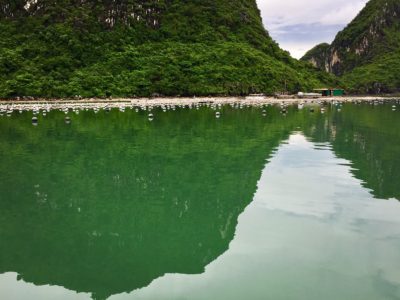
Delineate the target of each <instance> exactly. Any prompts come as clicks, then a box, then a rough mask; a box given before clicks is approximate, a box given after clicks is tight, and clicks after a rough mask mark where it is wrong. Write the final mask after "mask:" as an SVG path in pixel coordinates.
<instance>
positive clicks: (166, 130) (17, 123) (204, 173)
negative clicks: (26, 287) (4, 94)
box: [0, 110, 291, 299]
mask: <svg viewBox="0 0 400 300" xmlns="http://www.w3.org/2000/svg"><path fill="white" fill-rule="evenodd" d="M269 118H270V119H269V120H270V121H267V120H266V119H264V118H262V116H261V113H260V112H259V111H258V112H254V113H252V112H251V110H243V111H240V112H235V111H233V110H229V111H225V112H224V113H223V117H222V118H221V119H220V120H216V119H215V115H214V113H213V112H212V111H209V112H202V111H200V112H198V111H193V110H192V111H190V112H189V111H184V112H182V111H176V112H173V113H165V114H162V113H157V114H156V119H155V121H154V122H153V123H150V122H148V121H147V119H146V117H145V116H144V115H141V116H138V115H136V113H134V112H132V111H127V112H125V113H119V112H116V111H113V112H111V113H109V114H106V113H100V114H99V115H94V113H92V112H84V113H81V114H80V115H79V116H73V118H72V119H73V120H72V124H71V125H70V126H68V125H66V124H64V123H63V114H61V113H51V114H50V115H49V116H47V117H46V119H40V120H39V126H38V127H37V128H36V127H33V126H31V125H30V123H29V120H30V117H29V116H28V115H27V114H25V115H23V116H19V117H16V118H11V119H4V118H3V119H0V126H1V128H2V130H1V132H0V138H1V140H2V142H1V144H0V195H1V198H0V209H1V211H2V213H1V215H0V239H1V241H2V242H1V243H0V273H4V272H8V271H14V272H18V273H19V274H20V277H21V278H22V279H23V280H24V281H27V282H32V283H34V284H36V285H42V284H51V285H60V286H64V287H66V288H68V289H71V290H75V291H78V292H91V293H93V297H94V298H97V299H104V298H107V297H108V296H110V295H112V294H116V293H121V292H125V291H131V290H134V289H137V288H140V287H144V286H147V285H148V284H149V283H150V282H151V281H152V280H154V279H155V278H158V277H159V276H162V275H163V274H165V273H187V274H196V273H201V272H203V270H204V267H205V266H206V265H207V264H209V263H210V262H211V261H213V260H215V259H216V258H217V257H218V256H219V255H221V254H222V253H224V252H225V251H226V250H227V249H228V247H229V243H230V241H231V240H232V239H233V236H234V232H235V227H236V224H237V218H238V216H239V214H240V213H241V212H242V211H243V210H244V208H245V207H246V206H247V205H248V204H249V203H250V201H251V200H252V197H253V194H254V192H255V190H256V184H257V181H258V180H259V178H260V174H261V171H262V169H263V167H264V164H265V160H266V159H267V158H268V156H269V155H270V153H271V151H272V150H273V149H274V147H276V146H277V145H278V144H279V142H280V141H281V140H282V139H284V138H286V137H287V136H288V134H289V132H290V129H288V127H289V126H290V125H289V124H290V123H291V122H289V120H290V119H289V118H288V119H284V118H283V117H280V116H274V114H273V113H271V115H270V117H269Z"/></svg>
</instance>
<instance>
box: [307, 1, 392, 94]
mask: <svg viewBox="0 0 400 300" xmlns="http://www.w3.org/2000/svg"><path fill="white" fill-rule="evenodd" d="M302 60H303V61H309V62H311V63H312V64H313V65H314V66H316V67H318V68H320V69H322V70H325V71H327V72H331V73H333V74H336V75H338V76H342V82H343V84H344V85H346V86H347V88H348V89H349V90H350V91H352V92H358V93H374V94H378V93H390V92H398V91H400V75H399V74H398V71H399V70H400V1H399V0H371V1H369V2H368V3H367V5H366V6H365V8H364V9H363V10H362V11H361V12H360V13H359V15H358V16H357V17H356V18H355V19H354V20H353V21H352V22H351V23H350V24H349V25H348V26H347V27H346V28H345V29H344V30H343V31H341V32H339V33H338V34H337V36H336V38H335V40H334V41H333V43H332V44H331V45H330V46H329V47H328V49H327V48H326V46H322V47H321V45H318V46H317V47H315V48H314V49H312V50H310V51H309V52H308V53H307V54H306V55H305V56H304V57H303V58H302Z"/></svg>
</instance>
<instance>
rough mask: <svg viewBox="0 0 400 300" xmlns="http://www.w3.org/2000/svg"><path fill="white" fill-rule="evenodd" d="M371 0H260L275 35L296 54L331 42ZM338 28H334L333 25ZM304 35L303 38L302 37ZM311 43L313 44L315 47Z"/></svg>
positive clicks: (258, 1)
mask: <svg viewBox="0 0 400 300" xmlns="http://www.w3.org/2000/svg"><path fill="white" fill-rule="evenodd" d="M366 2H368V1H367V0H302V1H300V0H257V3H258V7H259V8H260V10H261V14H262V17H263V21H264V25H265V27H266V28H267V29H268V31H269V32H270V34H271V36H272V37H273V38H274V39H275V40H276V41H277V42H278V43H279V44H280V45H281V46H282V47H283V48H284V49H285V50H288V51H289V52H290V53H291V54H292V55H293V56H294V57H297V58H299V57H301V56H302V55H303V54H304V53H305V52H306V51H307V50H309V48H308V49H304V48H305V47H307V46H308V45H311V47H313V46H315V45H316V44H318V43H322V42H328V43H329V42H331V41H332V40H333V38H334V37H335V35H336V33H337V31H339V30H341V29H342V28H344V27H345V26H346V25H347V24H348V23H349V22H350V21H351V20H352V19H353V18H354V17H355V16H356V15H357V14H358V12H359V11H360V10H361V9H362V8H363V7H364V6H365V4H366ZM333 28H334V29H335V30H334V31H333V30H332V29H333ZM299 37H300V38H299ZM311 47H310V48H311Z"/></svg>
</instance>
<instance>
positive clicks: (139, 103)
mask: <svg viewBox="0 0 400 300" xmlns="http://www.w3.org/2000/svg"><path fill="white" fill-rule="evenodd" d="M399 100H400V97H395V96H391V97H387V96H384V97H378V96H345V97H319V98H278V99H277V98H273V97H265V96H247V97H192V98H188V97H186V98H185V97H182V98H178V97H170V98H168V97H166V98H116V99H99V98H90V99H81V100H77V99H51V100H48V99H36V100H1V99H0V109H2V110H7V109H20V110H34V109H59V108H64V109H67V108H71V109H73V108H126V107H159V106H167V105H168V106H169V105H175V106H181V105H182V106H183V105H189V106H191V105H205V104H207V105H226V104H242V105H250V106H262V105H274V104H275V105H285V104H286V105H292V104H300V103H303V104H321V103H332V102H335V103H351V102H375V101H396V102H397V101H399Z"/></svg>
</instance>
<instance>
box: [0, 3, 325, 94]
mask: <svg viewBox="0 0 400 300" xmlns="http://www.w3.org/2000/svg"><path fill="white" fill-rule="evenodd" d="M0 17H1V21H0V97H15V96H24V95H25V96H28V95H29V96H37V97H67V96H73V95H82V96H84V97H92V96H97V97H105V96H125V97H132V96H149V95H152V94H162V95H211V94H212V95H227V94H231V95H240V94H248V93H257V92H264V93H268V94H272V93H274V92H279V91H283V90H285V89H286V88H287V89H288V90H289V91H298V90H310V89H312V88H314V87H316V86H318V85H320V84H321V81H322V82H324V83H326V82H330V81H331V80H332V77H330V76H329V75H327V74H323V72H320V73H318V72H316V71H315V70H314V69H313V68H311V67H310V66H308V65H307V64H306V63H302V62H298V61H296V60H294V59H292V58H291V57H290V56H289V54H288V53H287V52H284V51H283V50H281V49H280V48H279V46H278V45H277V44H276V43H275V42H274V41H273V40H272V39H271V38H270V36H269V35H268V33H267V31H266V30H265V29H264V28H263V25H262V21H261V17H260V13H259V10H258V8H257V5H256V2H255V0H233V1H228V0H213V1H211V0H202V1H200V0H185V1H184V0H146V1H145V0H123V1H110V0H36V1H34V0H30V1H26V0H25V1H20V0H17V1H4V0H1V1H0Z"/></svg>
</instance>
